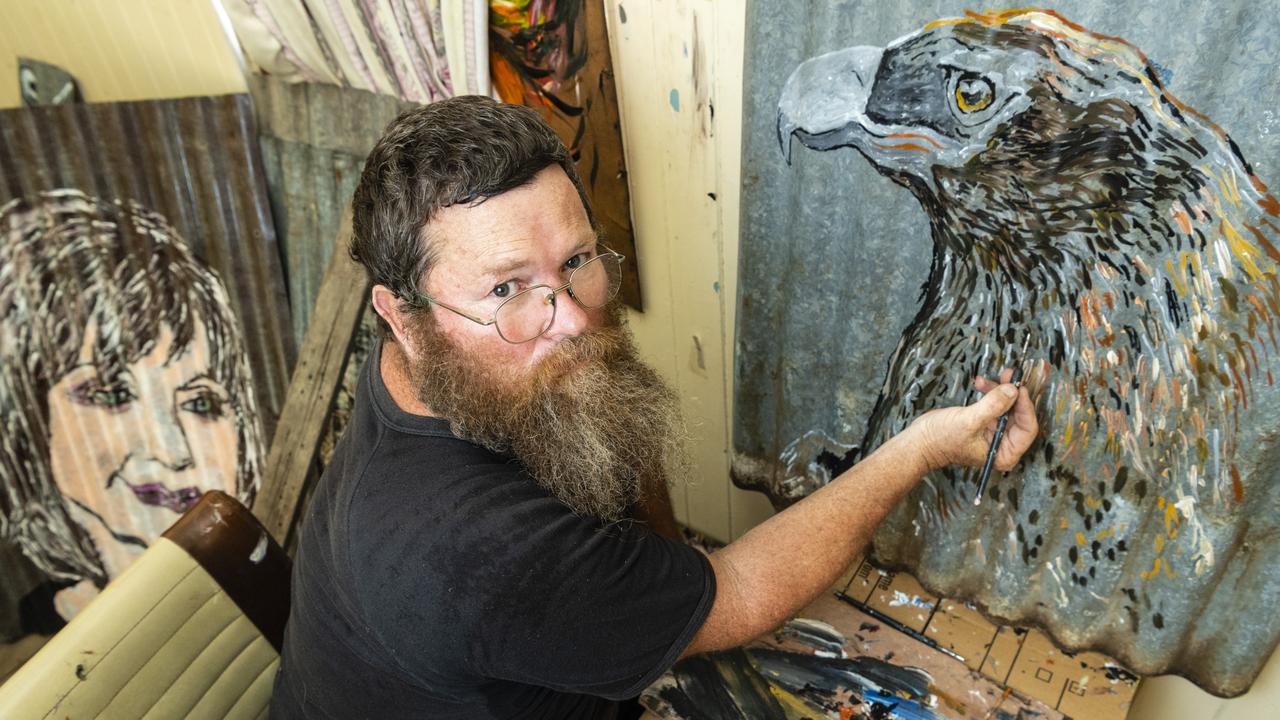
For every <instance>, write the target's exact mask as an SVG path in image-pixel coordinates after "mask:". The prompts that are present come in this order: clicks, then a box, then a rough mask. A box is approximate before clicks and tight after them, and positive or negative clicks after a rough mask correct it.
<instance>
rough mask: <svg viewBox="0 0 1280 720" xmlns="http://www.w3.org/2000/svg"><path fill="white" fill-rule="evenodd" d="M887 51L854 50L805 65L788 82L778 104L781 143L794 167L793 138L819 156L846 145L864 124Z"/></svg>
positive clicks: (788, 160) (838, 52) (846, 49)
mask: <svg viewBox="0 0 1280 720" xmlns="http://www.w3.org/2000/svg"><path fill="white" fill-rule="evenodd" d="M883 55H884V50H883V49H882V48H878V47H866V46H859V47H851V48H845V49H844V50H837V51H835V52H832V53H827V54H826V55H819V56H818V57H816V58H812V59H810V60H806V61H805V62H803V63H801V64H800V66H799V67H797V68H796V69H795V71H794V72H792V73H791V77H789V78H787V82H786V85H784V86H783V88H782V96H781V97H780V98H779V100H778V143H779V145H780V149H781V150H782V154H783V156H784V157H785V158H786V159H787V162H788V163H790V162H791V136H792V135H793V134H794V135H798V136H799V137H800V142H802V143H804V144H805V145H806V146H807V147H810V148H813V149H815V150H827V149H830V148H833V147H837V146H840V145H847V144H848V143H849V140H850V135H851V132H850V131H854V133H856V131H857V130H858V129H859V128H858V127H857V126H860V125H861V121H862V120H864V119H865V117H866V116H865V114H864V112H865V110H866V107H867V98H868V97H870V95H871V88H872V86H873V85H874V84H875V78H876V71H877V70H878V69H879V67H880V58H881V57H882V56H883Z"/></svg>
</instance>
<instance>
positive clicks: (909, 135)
mask: <svg viewBox="0 0 1280 720" xmlns="http://www.w3.org/2000/svg"><path fill="white" fill-rule="evenodd" d="M885 137H891V138H918V139H920V140H923V141H925V142H927V143H929V144H930V145H932V146H934V147H935V148H938V149H939V150H941V149H942V143H939V142H938V141H937V140H934V139H933V138H931V137H929V136H928V135H921V134H920V133H889V134H888V135H885Z"/></svg>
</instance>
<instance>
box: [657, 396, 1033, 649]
mask: <svg viewBox="0 0 1280 720" xmlns="http://www.w3.org/2000/svg"><path fill="white" fill-rule="evenodd" d="M976 385H977V387H978V389H979V390H981V391H983V392H987V393H988V394H987V396H986V397H984V398H983V399H982V400H980V401H978V402H976V403H974V404H973V405H970V406H968V407H957V408H946V409H944V410H935V411H932V412H930V413H927V414H925V415H924V416H922V417H921V418H919V419H918V420H916V422H914V423H912V424H911V426H910V427H908V428H907V429H906V430H904V431H903V432H902V433H900V434H899V435H897V436H895V437H893V438H891V439H890V440H889V441H888V442H886V443H885V444H884V445H882V446H880V448H879V449H877V450H876V451H875V452H874V453H872V454H871V455H870V456H869V457H867V458H866V459H865V460H863V461H862V462H860V463H858V464H857V465H854V466H853V467H852V468H850V469H849V470H847V471H846V472H844V473H842V474H841V475H840V476H839V477H837V478H836V479H835V480H833V481H831V483H829V484H828V485H827V486H826V487H823V488H822V489H820V490H818V491H817V492H815V493H813V494H812V495H810V496H809V497H807V498H805V499H804V500H802V501H800V502H798V503H796V504H795V505H793V506H791V507H789V508H787V509H786V510H784V511H782V512H780V513H778V514H777V515H775V516H773V517H772V518H770V519H769V520H767V521H765V522H764V523H762V524H760V525H759V526H757V527H755V528H754V529H752V530H751V531H750V532H748V533H747V534H745V535H743V536H742V537H740V538H738V539H737V540H736V541H734V542H733V543H731V544H729V545H728V546H727V547H725V548H724V549H722V550H720V551H718V552H716V553H715V554H714V555H711V556H710V559H711V567H712V569H713V570H714V571H715V576H716V598H715V602H714V604H713V605H712V607H711V611H710V613H709V614H708V615H707V619H706V621H704V622H703V624H702V628H701V629H700V630H699V631H698V633H697V634H696V635H695V636H694V638H693V641H692V642H691V643H690V645H689V647H688V648H687V649H686V650H685V651H684V655H682V657H684V656H688V655H693V654H696V653H700V652H708V651H712V650H723V649H726V648H731V647H737V646H738V645H741V644H743V643H745V642H747V641H749V640H751V639H753V638H755V637H758V636H759V635H761V634H763V633H765V632H768V631H769V630H772V629H773V628H775V627H777V626H778V625H780V624H782V623H783V622H784V621H786V620H787V618H789V617H791V616H792V615H794V614H795V613H796V612H797V611H798V610H800V608H802V607H804V606H805V605H806V604H807V603H809V602H811V601H812V600H813V598H815V597H817V596H818V594H819V593H821V592H822V591H823V590H825V589H827V588H828V587H830V586H831V583H833V582H835V579H836V577H838V576H839V574H840V572H841V571H843V570H844V568H845V567H847V566H848V565H849V563H850V562H852V561H853V559H854V557H855V555H856V554H857V553H858V552H859V551H860V550H861V549H862V548H863V547H864V546H865V545H866V544H867V542H868V541H869V540H870V539H871V534H872V533H873V532H874V531H875V528H876V526H877V525H879V524H880V521H881V520H883V519H884V518H885V516H886V515H887V514H888V513H889V510H890V509H892V508H893V506H894V505H895V504H896V503H897V502H898V501H899V500H901V499H902V497H903V496H904V495H905V494H906V493H907V491H909V490H910V489H911V488H912V487H913V486H915V484H916V483H917V482H919V480H920V478H922V477H923V476H924V475H925V473H927V472H929V471H930V470H934V469H937V468H940V467H943V466H945V465H948V464H953V463H960V464H965V465H978V464H981V463H982V462H983V460H985V458H986V453H987V449H988V448H989V446H990V442H991V438H992V435H993V432H994V427H993V426H994V423H995V420H996V419H997V418H999V416H1000V415H1001V414H1003V413H1004V412H1005V411H1006V410H1009V409H1010V407H1011V406H1012V407H1013V410H1012V412H1010V416H1009V426H1008V429H1007V431H1006V433H1005V436H1004V441H1003V442H1002V443H1001V446H1000V450H999V454H998V455H997V457H996V467H997V468H1000V469H1002V470H1007V469H1009V468H1012V467H1013V466H1014V465H1015V464H1016V463H1017V461H1018V458H1019V457H1021V455H1022V453H1023V452H1025V451H1026V449H1027V448H1028V447H1029V446H1030V445H1031V441H1032V440H1033V439H1034V438H1035V434H1036V432H1037V425H1036V420H1035V413H1034V409H1033V407H1032V404H1031V400H1030V398H1029V397H1028V396H1027V391H1026V390H1025V389H1023V390H1020V391H1018V392H1017V395H1016V404H1015V396H1013V395H1011V394H1010V393H1012V392H1013V391H1014V387H1013V386H1012V385H1003V386H999V390H997V391H996V392H990V391H991V390H993V389H995V388H996V387H997V386H996V384H995V383H992V382H990V381H987V380H985V379H978V381H977V382H976Z"/></svg>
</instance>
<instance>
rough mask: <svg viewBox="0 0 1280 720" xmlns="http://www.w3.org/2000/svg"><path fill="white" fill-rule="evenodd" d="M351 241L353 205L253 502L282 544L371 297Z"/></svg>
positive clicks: (336, 241) (345, 215) (344, 220)
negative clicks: (349, 251) (350, 247)
mask: <svg viewBox="0 0 1280 720" xmlns="http://www.w3.org/2000/svg"><path fill="white" fill-rule="evenodd" d="M350 239H351V208H350V206H348V207H347V209H346V210H345V211H343V214H342V223H341V225H340V226H339V229H338V234H337V237H336V238H335V239H334V251H333V258H332V259H331V260H330V261H329V269H328V270H326V271H325V276H324V282H323V283H322V284H321V285H320V294H319V296H318V297H317V298H316V305H315V312H314V313H313V314H312V316H311V326H310V327H309V328H308V329H307V334H306V337H305V339H304V340H303V341H302V348H301V349H300V350H299V351H298V363H297V365H295V366H294V369H293V377H292V378H291V379H290V381H289V391H288V393H287V394H286V395H285V401H284V409H283V410H281V412H280V421H279V423H278V424H277V426H276V433H275V437H274V438H272V441H271V451H270V453H269V454H268V455H267V469H266V473H265V476H264V477H263V479H262V487H261V488H260V489H259V491H258V498H257V500H256V501H255V502H254V507H253V512H254V514H255V515H257V516H258V518H259V519H260V520H261V521H262V524H263V525H265V526H266V527H267V529H268V530H270V531H271V534H272V535H274V536H275V538H276V540H278V541H279V542H280V544H281V545H285V544H286V541H287V540H288V538H289V532H290V530H291V528H292V526H293V523H294V519H295V518H296V517H297V514H298V509H299V507H298V506H299V500H300V499H301V497H302V491H303V489H304V488H305V486H306V483H307V478H308V476H309V475H310V474H311V470H312V467H313V466H314V464H315V459H316V451H317V449H318V448H319V445H320V440H321V438H322V436H323V435H324V431H325V427H326V423H327V421H328V419H329V412H330V410H331V409H332V407H333V399H334V396H335V395H336V394H337V392H338V386H339V384H340V383H341V381H342V371H343V368H344V367H345V365H346V361H347V354H348V350H349V349H350V347H351V339H352V337H353V336H354V334H355V329H356V325H357V324H358V323H359V322H360V314H361V311H362V310H363V309H364V304H365V298H366V297H367V296H368V290H369V280H368V276H367V275H366V273H365V270H364V268H363V267H361V266H360V265H357V264H356V263H355V261H353V260H352V259H351V256H350V255H348V254H347V244H348V242H349V241H350Z"/></svg>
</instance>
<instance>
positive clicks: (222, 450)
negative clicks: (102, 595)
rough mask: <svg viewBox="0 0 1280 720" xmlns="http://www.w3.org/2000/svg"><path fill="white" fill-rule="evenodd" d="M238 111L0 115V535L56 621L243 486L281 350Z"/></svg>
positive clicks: (129, 106)
mask: <svg viewBox="0 0 1280 720" xmlns="http://www.w3.org/2000/svg"><path fill="white" fill-rule="evenodd" d="M247 100H248V99H247V96H225V97H219V98H191V99H184V100H167V101H149V102H139V103H120V104H100V105H94V106H85V105H66V106H57V107H40V108H28V109H21V110H11V111H4V112H3V113H0V183H2V185H0V360H2V361H0V423H2V425H0V432H2V434H3V437H4V442H3V443H0V535H2V536H3V538H2V539H3V541H4V542H6V543H12V544H13V545H16V546H17V548H18V549H20V550H21V552H22V554H23V555H25V556H26V558H27V559H28V560H29V561H30V562H31V564H33V565H34V566H35V567H36V568H38V569H39V570H40V571H41V572H42V573H43V575H44V580H45V583H46V584H45V585H44V587H42V588H34V589H31V591H32V592H34V593H36V595H38V596H39V597H40V598H43V599H44V600H46V601H48V602H49V603H50V604H51V608H48V609H51V610H53V611H56V614H57V615H58V616H60V617H62V618H70V617H71V616H73V615H74V614H75V613H76V612H77V611H78V610H79V608H81V607H82V606H83V605H84V604H85V603H86V602H87V601H88V600H89V599H91V598H92V597H93V596H94V595H96V593H97V592H98V591H99V590H100V589H101V588H102V587H103V586H104V585H105V584H106V583H107V582H108V581H110V580H111V579H112V578H113V577H115V576H117V575H118V574H119V573H120V572H121V571H122V570H124V569H125V568H126V567H127V566H128V565H129V564H130V562H132V560H133V559H135V558H136V557H137V556H138V555H139V554H140V553H141V552H143V551H144V550H145V549H146V548H147V546H148V545H149V544H150V543H151V542H153V541H154V540H155V538H157V537H158V536H159V535H160V533H161V532H163V531H164V530H165V529H166V528H167V527H168V526H169V525H171V524H172V523H173V522H174V521H175V520H176V519H177V518H178V517H179V515H181V513H182V512H184V511H185V510H186V509H187V508H189V507H190V506H191V505H192V504H194V503H195V501H196V500H198V499H199V497H200V496H201V495H202V494H203V493H204V492H205V491H207V490H212V489H218V490H223V491H225V492H228V493H233V494H235V495H237V496H238V497H240V498H241V499H242V500H243V501H245V502H251V501H252V499H253V496H254V493H255V491H256V489H257V487H258V484H259V481H260V479H261V475H262V468H263V462H264V458H265V454H266V444H267V441H268V439H269V438H270V436H271V432H272V431H273V430H274V426H275V418H276V416H277V414H278V412H279V407H280V401H281V398H282V396H283V389H284V385H285V382H286V381H287V371H288V364H289V362H290V361H291V355H292V342H291V338H290V335H289V332H288V330H289V312H288V302H287V300H286V296H285V293H284V284H283V277H282V275H281V272H280V264H279V257H278V252H277V248H276V245H275V237H274V231H273V229H272V225H271V214H270V210H269V206H268V203H267V199H266V192H265V184H264V183H263V176H262V170H261V161H260V160H259V159H258V157H257V145H256V143H254V142H252V140H253V137H252V136H251V135H248V134H247V131H248V130H249V128H250V127H251V123H250V114H249V107H248V101H247ZM8 572H9V569H8V568H0V574H3V575H5V576H6V578H7V577H8ZM29 604H30V601H29V602H28V605H29ZM0 612H5V613H13V612H15V610H14V608H11V607H9V608H3V609H0ZM28 612H30V611H29V610H28Z"/></svg>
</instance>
